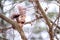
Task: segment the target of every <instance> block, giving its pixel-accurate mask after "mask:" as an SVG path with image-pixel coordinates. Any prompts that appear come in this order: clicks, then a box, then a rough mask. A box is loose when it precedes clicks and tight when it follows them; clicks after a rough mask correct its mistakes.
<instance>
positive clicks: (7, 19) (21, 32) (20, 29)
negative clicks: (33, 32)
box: [0, 13, 27, 40]
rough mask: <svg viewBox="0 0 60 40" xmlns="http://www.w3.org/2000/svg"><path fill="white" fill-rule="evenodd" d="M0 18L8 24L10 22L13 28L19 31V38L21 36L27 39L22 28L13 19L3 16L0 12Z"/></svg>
mask: <svg viewBox="0 0 60 40" xmlns="http://www.w3.org/2000/svg"><path fill="white" fill-rule="evenodd" d="M0 18H2V19H3V20H5V21H7V22H8V23H10V24H12V25H13V26H14V27H15V29H17V30H18V32H19V33H20V35H21V38H22V39H23V40H27V38H26V37H25V35H24V32H23V30H22V28H21V27H20V26H19V25H18V23H17V22H14V21H13V20H11V19H9V18H7V17H5V16H4V15H3V14H1V13H0Z"/></svg>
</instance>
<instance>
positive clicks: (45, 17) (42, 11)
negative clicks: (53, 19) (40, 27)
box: [35, 0, 54, 40]
mask: <svg viewBox="0 0 60 40" xmlns="http://www.w3.org/2000/svg"><path fill="white" fill-rule="evenodd" d="M35 3H36V5H37V8H38V9H39V10H40V11H41V14H42V15H43V18H44V19H45V21H46V23H47V25H48V26H49V35H50V40H54V39H53V38H54V37H53V31H52V27H51V24H50V21H49V19H48V17H47V16H46V14H45V12H44V10H43V9H42V7H41V5H40V3H39V1H38V0H35Z"/></svg>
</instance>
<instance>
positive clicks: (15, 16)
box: [11, 13, 19, 19]
mask: <svg viewBox="0 0 60 40" xmlns="http://www.w3.org/2000/svg"><path fill="white" fill-rule="evenodd" d="M17 17H19V14H17V13H12V15H11V19H14V18H17Z"/></svg>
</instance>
